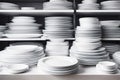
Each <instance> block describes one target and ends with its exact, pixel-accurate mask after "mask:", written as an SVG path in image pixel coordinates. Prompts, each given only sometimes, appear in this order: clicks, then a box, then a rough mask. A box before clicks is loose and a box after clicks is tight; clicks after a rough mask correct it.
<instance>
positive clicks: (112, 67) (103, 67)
mask: <svg viewBox="0 0 120 80" xmlns="http://www.w3.org/2000/svg"><path fill="white" fill-rule="evenodd" d="M96 69H97V70H98V71H99V72H101V73H106V74H116V73H117V72H118V67H117V64H116V63H114V62H111V61H102V62H99V63H98V64H97V65H96Z"/></svg>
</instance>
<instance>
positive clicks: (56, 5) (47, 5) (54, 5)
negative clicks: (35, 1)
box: [43, 0, 73, 10]
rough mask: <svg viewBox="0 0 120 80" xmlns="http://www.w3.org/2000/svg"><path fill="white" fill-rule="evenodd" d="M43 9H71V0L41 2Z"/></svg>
mask: <svg viewBox="0 0 120 80" xmlns="http://www.w3.org/2000/svg"><path fill="white" fill-rule="evenodd" d="M43 9H44V10H71V9H73V7H72V2H69V1H67V0H50V2H44V3H43Z"/></svg>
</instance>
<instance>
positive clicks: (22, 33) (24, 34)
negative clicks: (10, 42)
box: [5, 16, 42, 38]
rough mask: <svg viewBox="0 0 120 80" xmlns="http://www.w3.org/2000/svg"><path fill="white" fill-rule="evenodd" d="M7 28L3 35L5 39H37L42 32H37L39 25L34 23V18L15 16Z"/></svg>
mask: <svg viewBox="0 0 120 80" xmlns="http://www.w3.org/2000/svg"><path fill="white" fill-rule="evenodd" d="M7 26H8V27H9V29H8V30H7V31H6V34H5V36H6V37H7V38H39V37H41V36H42V30H39V26H41V25H40V24H37V23H35V19H34V17H29V16H17V17H14V18H13V19H12V23H9V24H7Z"/></svg>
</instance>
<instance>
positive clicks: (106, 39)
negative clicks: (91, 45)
mask: <svg viewBox="0 0 120 80" xmlns="http://www.w3.org/2000/svg"><path fill="white" fill-rule="evenodd" d="M102 40H103V41H120V38H103V39H102Z"/></svg>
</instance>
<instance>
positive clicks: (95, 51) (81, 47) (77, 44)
mask: <svg viewBox="0 0 120 80" xmlns="http://www.w3.org/2000/svg"><path fill="white" fill-rule="evenodd" d="M86 24H87V25H86ZM80 25H81V26H80V27H78V28H77V30H76V41H74V42H73V46H72V47H71V50H70V56H72V57H75V58H77V59H78V60H79V61H80V64H82V65H96V64H97V63H98V62H99V61H104V60H108V56H109V54H107V52H106V50H105V48H104V47H102V43H101V27H100V23H99V20H98V19H97V18H95V17H87V18H80Z"/></svg>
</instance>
